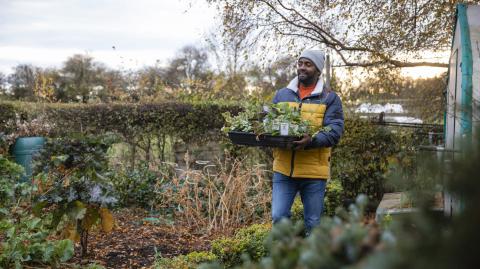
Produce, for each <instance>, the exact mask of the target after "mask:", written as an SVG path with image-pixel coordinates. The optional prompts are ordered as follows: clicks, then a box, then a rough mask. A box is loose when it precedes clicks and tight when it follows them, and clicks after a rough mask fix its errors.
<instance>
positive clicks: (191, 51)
mask: <svg viewBox="0 0 480 269" xmlns="http://www.w3.org/2000/svg"><path fill="white" fill-rule="evenodd" d="M207 74H208V55H207V53H206V51H205V50H203V49H199V48H197V47H195V46H185V47H183V48H182V49H181V50H180V51H179V52H178V54H177V56H176V57H175V58H173V60H171V61H170V64H169V66H168V67H167V72H166V78H165V79H166V82H167V84H169V85H170V86H173V87H180V88H187V89H191V88H192V87H193V86H194V85H195V82H196V81H197V80H204V79H206V76H207Z"/></svg>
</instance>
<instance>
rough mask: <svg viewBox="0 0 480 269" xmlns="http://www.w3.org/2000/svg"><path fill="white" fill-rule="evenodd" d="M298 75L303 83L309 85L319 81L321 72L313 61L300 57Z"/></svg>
mask: <svg viewBox="0 0 480 269" xmlns="http://www.w3.org/2000/svg"><path fill="white" fill-rule="evenodd" d="M297 75H298V80H299V81H300V82H301V83H303V84H305V85H309V84H312V83H314V82H316V81H317V78H318V76H319V75H320V72H319V71H318V69H317V67H315V64H313V62H312V61H310V60H309V59H307V58H300V59H299V60H298V62H297Z"/></svg>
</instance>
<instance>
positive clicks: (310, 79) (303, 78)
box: [297, 72, 318, 85]
mask: <svg viewBox="0 0 480 269" xmlns="http://www.w3.org/2000/svg"><path fill="white" fill-rule="evenodd" d="M297 76H298V81H299V82H300V83H302V84H303V85H311V84H313V83H316V82H317V80H318V76H317V75H316V74H313V75H308V74H305V73H300V72H298V73H297Z"/></svg>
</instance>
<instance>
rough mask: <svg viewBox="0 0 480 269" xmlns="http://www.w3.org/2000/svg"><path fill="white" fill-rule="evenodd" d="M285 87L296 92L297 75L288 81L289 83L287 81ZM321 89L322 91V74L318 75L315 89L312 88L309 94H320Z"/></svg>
mask: <svg viewBox="0 0 480 269" xmlns="http://www.w3.org/2000/svg"><path fill="white" fill-rule="evenodd" d="M287 88H288V89H290V90H292V91H294V92H296V93H298V76H296V77H295V78H294V79H292V80H291V81H290V83H288V86H287ZM322 91H323V76H322V75H320V76H319V77H318V81H317V85H316V86H315V89H313V92H312V93H311V94H310V95H313V94H321V93H322Z"/></svg>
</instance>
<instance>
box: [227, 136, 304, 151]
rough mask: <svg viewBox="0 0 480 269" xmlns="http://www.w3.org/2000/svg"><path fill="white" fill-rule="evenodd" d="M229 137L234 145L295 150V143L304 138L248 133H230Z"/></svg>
mask: <svg viewBox="0 0 480 269" xmlns="http://www.w3.org/2000/svg"><path fill="white" fill-rule="evenodd" d="M228 137H229V138H230V140H231V141H232V143H233V144H236V145H244V146H254V147H273V148H293V146H294V145H293V141H298V140H300V139H302V137H298V136H285V135H270V134H260V135H256V134H254V133H246V132H228Z"/></svg>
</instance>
